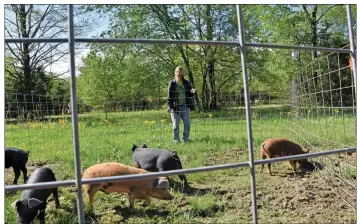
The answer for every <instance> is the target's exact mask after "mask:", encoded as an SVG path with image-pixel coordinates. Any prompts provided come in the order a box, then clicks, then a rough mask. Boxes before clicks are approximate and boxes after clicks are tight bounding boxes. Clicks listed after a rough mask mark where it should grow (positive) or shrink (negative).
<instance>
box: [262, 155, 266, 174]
mask: <svg viewBox="0 0 357 224" xmlns="http://www.w3.org/2000/svg"><path fill="white" fill-rule="evenodd" d="M261 158H262V160H263V159H266V158H267V157H266V156H265V155H264V153H261ZM263 170H264V163H263V164H262V166H261V168H260V172H261V173H262V172H263Z"/></svg>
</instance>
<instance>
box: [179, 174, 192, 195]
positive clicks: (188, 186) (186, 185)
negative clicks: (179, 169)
mask: <svg viewBox="0 0 357 224" xmlns="http://www.w3.org/2000/svg"><path fill="white" fill-rule="evenodd" d="M179 177H180V179H181V181H182V183H183V192H187V190H188V189H189V188H190V185H189V184H188V182H187V179H186V176H185V175H179Z"/></svg>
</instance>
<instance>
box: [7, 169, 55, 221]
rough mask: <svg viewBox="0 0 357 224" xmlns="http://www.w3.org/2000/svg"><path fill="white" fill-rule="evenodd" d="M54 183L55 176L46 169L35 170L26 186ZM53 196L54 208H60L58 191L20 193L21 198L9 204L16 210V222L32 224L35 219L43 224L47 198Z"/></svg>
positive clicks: (30, 190)
mask: <svg viewBox="0 0 357 224" xmlns="http://www.w3.org/2000/svg"><path fill="white" fill-rule="evenodd" d="M50 181H56V178H55V174H54V173H53V171H52V170H51V169H50V168H48V167H41V168H37V169H36V170H35V171H33V173H32V174H31V176H30V178H29V179H28V182H27V184H34V183H40V182H50ZM51 194H53V197H54V199H55V204H56V208H59V207H60V203H59V200H58V189H57V187H55V188H49V189H27V190H24V191H23V192H22V197H21V199H20V200H17V201H15V202H13V203H12V204H11V206H12V207H14V208H15V209H16V212H17V220H18V222H19V223H20V224H25V223H26V224H27V223H32V221H33V220H34V219H35V217H36V216H37V214H38V213H39V214H38V216H37V218H38V219H39V221H40V223H41V224H44V223H45V210H46V206H47V199H48V197H49V196H50V195H51Z"/></svg>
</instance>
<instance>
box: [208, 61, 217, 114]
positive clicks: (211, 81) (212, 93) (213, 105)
mask: <svg viewBox="0 0 357 224" xmlns="http://www.w3.org/2000/svg"><path fill="white" fill-rule="evenodd" d="M207 72H208V79H209V84H210V109H211V110H215V109H217V97H216V95H217V93H216V82H215V79H214V62H213V61H210V62H208V68H207Z"/></svg>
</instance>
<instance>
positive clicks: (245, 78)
mask: <svg viewBox="0 0 357 224" xmlns="http://www.w3.org/2000/svg"><path fill="white" fill-rule="evenodd" d="M242 16H243V15H242V8H241V6H240V5H237V17H238V29H239V43H240V46H241V51H240V52H241V62H242V71H243V82H244V98H245V109H246V110H245V111H246V119H247V132H248V148H249V166H250V187H251V191H252V194H251V196H252V212H253V222H254V223H258V213H257V197H256V189H255V170H254V151H253V136H252V122H251V117H250V94H249V83H248V73H247V67H246V60H247V58H246V49H245V43H244V30H243V17H242Z"/></svg>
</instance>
